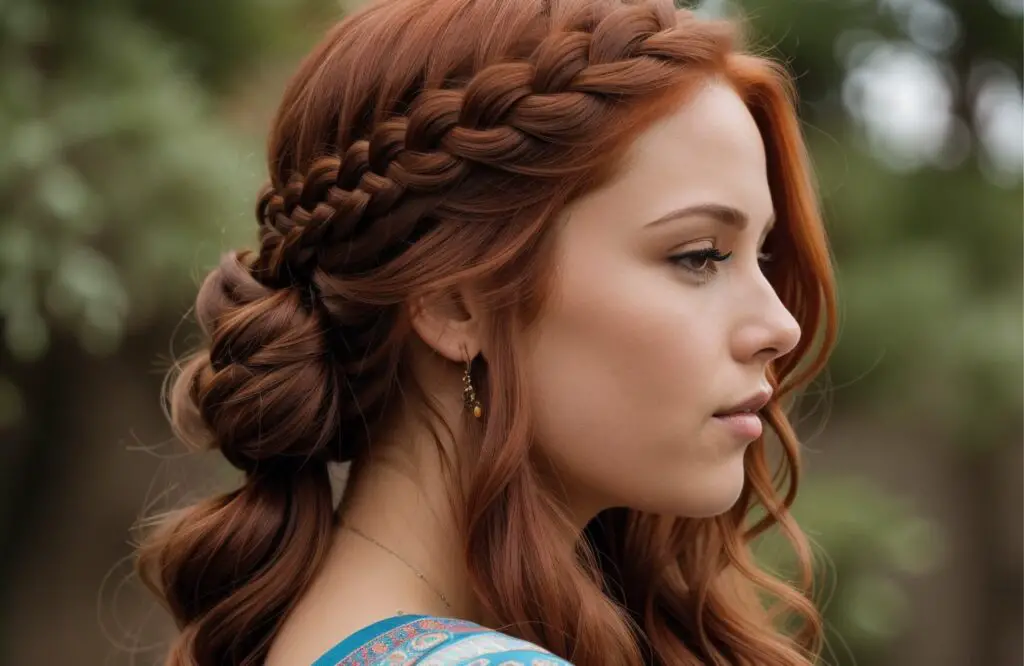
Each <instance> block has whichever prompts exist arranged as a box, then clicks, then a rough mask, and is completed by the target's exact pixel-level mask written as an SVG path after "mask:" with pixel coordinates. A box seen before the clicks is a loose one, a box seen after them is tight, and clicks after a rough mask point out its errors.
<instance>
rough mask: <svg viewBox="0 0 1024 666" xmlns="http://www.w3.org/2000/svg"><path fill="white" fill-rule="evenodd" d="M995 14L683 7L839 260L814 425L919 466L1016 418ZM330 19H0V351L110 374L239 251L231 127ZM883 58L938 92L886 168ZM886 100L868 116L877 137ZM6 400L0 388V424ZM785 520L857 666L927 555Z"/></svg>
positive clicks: (300, 14) (274, 10)
mask: <svg viewBox="0 0 1024 666" xmlns="http://www.w3.org/2000/svg"><path fill="white" fill-rule="evenodd" d="M1014 2H1015V0H1000V2H991V1H989V0H955V1H953V0H913V1H911V0H787V1H786V2H780V1H778V0H770V1H769V0H744V1H743V2H740V3H739V5H738V6H737V5H736V4H734V3H729V2H726V1H725V0H706V2H704V3H702V8H701V11H704V12H706V13H710V14H715V13H725V14H730V13H734V12H736V11H739V10H742V12H743V14H744V15H745V16H747V17H748V20H749V23H750V26H751V32H752V35H753V37H754V39H755V42H756V43H757V44H760V45H761V47H762V48H764V49H766V50H769V51H771V52H773V53H776V54H778V55H780V56H781V57H783V58H784V59H785V60H786V61H787V62H788V63H789V65H790V67H791V68H792V70H793V71H794V72H795V73H796V75H797V77H798V83H799V87H800V92H801V99H802V115H803V117H804V119H805V121H806V127H807V136H808V141H809V145H810V147H811V150H812V153H813V157H814V161H815V163H816V166H817V168H818V173H819V181H820V183H821V189H822V196H823V199H824V204H825V211H826V216H827V220H828V225H829V230H830V234H831V238H832V241H833V244H834V250H835V255H836V258H837V264H838V279H839V286H840V290H841V291H840V298H841V304H842V305H841V312H842V333H841V340H840V344H839V348H838V350H837V352H836V354H835V357H834V360H833V363H832V365H831V367H830V373H831V381H832V384H833V385H834V386H835V391H834V394H833V399H834V402H835V404H836V407H837V410H838V411H839V412H853V413H857V414H862V415H863V417H864V418H876V417H877V418H883V417H885V416H887V415H888V416H891V415H892V414H893V410H894V406H897V408H898V410H899V412H900V416H901V418H903V419H929V420H931V422H932V423H933V425H934V429H935V430H936V431H938V432H944V433H948V436H947V437H945V438H944V439H941V440H938V441H936V442H935V445H936V446H958V447H963V448H964V449H965V450H968V451H973V452H974V453H973V455H977V454H978V453H984V452H985V451H987V450H989V449H990V448H992V447H998V446H1003V445H1004V443H1005V442H1012V439H1013V438H1012V437H1011V435H1013V434H1019V428H1018V426H1019V423H1020V419H1021V416H1022V404H1024V398H1022V395H1021V392H1022V386H1021V382H1020V380H1021V371H1022V365H1024V344H1022V340H1021V330H1022V316H1021V302H1022V293H1021V286H1022V269H1021V247H1022V240H1024V239H1022V226H1021V201H1022V196H1024V190H1022V187H1021V174H1020V169H1019V168H1017V167H1015V166H1014V165H1013V164H1011V165H1010V168H1009V169H1007V168H1005V165H1003V166H1000V164H999V162H998V160H997V159H995V157H994V155H996V153H995V152H993V149H994V148H996V149H998V148H999V147H1000V146H999V145H998V142H997V143H996V144H993V143H992V141H993V140H992V139H991V138H990V136H991V132H989V130H990V129H991V127H990V125H991V124H992V123H993V122H994V121H993V120H992V117H991V116H992V113H993V112H992V111H991V108H989V107H987V106H986V104H985V102H986V100H989V99H990V98H992V95H993V94H994V93H991V91H992V90H993V89H994V88H993V85H994V84H992V81H995V80H996V79H999V81H997V82H1001V85H1002V86H1003V89H1004V90H1005V89H1009V90H1011V95H1012V91H1013V90H1016V91H1019V90H1020V84H1021V74H1022V65H1021V60H1020V53H1021V52H1022V33H1021V25H1022V24H1021V13H1022V12H1017V11H1016V10H1015V9H1014V7H1016V6H1017V5H1015V4H1014ZM681 4H693V3H681ZM922 8H923V9H922ZM337 11H338V5H332V4H331V3H330V2H326V1H324V0H218V1H217V2H211V1H209V0H178V1H176V2H174V3H169V2H150V1H147V0H106V1H104V2H99V3H97V2H85V1H84V0H64V1H62V2H57V0H45V1H41V0H6V1H5V2H4V3H2V4H0V58H2V63H3V65H2V67H0V146H3V150H0V200H2V201H3V204H4V205H3V214H2V216H0V321H2V322H3V328H2V331H3V339H2V343H0V349H2V350H3V353H5V354H8V355H10V356H11V357H12V358H13V359H14V360H15V361H16V362H18V363H22V364H29V363H32V362H34V361H37V360H38V359H40V358H41V357H43V355H45V354H46V351H47V348H48V340H49V339H50V338H51V336H52V334H53V333H54V331H62V332H66V333H70V334H73V335H74V336H76V337H77V339H78V341H79V344H80V345H81V347H82V348H84V349H85V350H87V351H88V352H89V353H93V354H111V353H113V352H115V351H116V350H117V349H118V348H119V346H120V345H121V344H122V343H123V341H124V339H125V336H126V335H127V334H128V333H129V332H130V331H131V330H132V328H133V327H138V326H142V325H143V324H146V323H149V322H152V321H154V320H166V321H168V322H173V321H174V320H176V318H177V317H178V316H179V315H180V309H181V308H183V307H184V306H185V305H186V304H187V302H188V300H189V299H190V297H191V295H192V292H193V289H194V286H195V283H196V281H197V279H198V277H199V275H200V273H201V271H202V269H203V267H205V266H208V265H210V264H211V262H212V261H213V259H214V258H215V256H216V254H217V253H218V252H220V251H221V250H223V249H225V248H228V247H232V246H237V245H240V244H245V243H248V242H250V241H251V230H252V229H253V226H252V220H251V214H250V213H249V211H250V208H251V206H252V202H253V200H254V192H255V188H256V186H257V183H258V181H259V180H260V179H261V178H262V174H263V167H262V156H261V153H260V150H259V146H260V142H261V140H262V138H261V133H262V130H263V128H262V127H260V126H255V127H254V126H253V123H251V122H246V121H245V120H244V117H245V115H246V114H245V113H243V112H242V111H240V110H239V106H241V107H243V110H245V107H247V106H248V105H255V106H257V107H258V109H256V110H251V109H250V110H249V111H251V112H252V113H253V114H254V115H255V116H257V117H263V116H262V115H261V114H265V113H267V112H268V110H269V109H270V108H271V107H272V106H273V104H274V100H275V99H276V97H277V96H278V93H277V92H275V90H273V89H271V88H270V87H268V85H271V84H272V85H278V84H279V83H280V80H279V77H278V76H277V72H278V70H279V68H280V67H282V66H285V67H286V69H287V66H288V64H289V63H293V62H294V59H295V58H296V57H297V56H298V54H299V53H300V52H301V51H303V50H305V49H306V48H308V46H309V43H310V39H311V35H313V34H314V33H315V32H319V31H320V30H322V26H323V25H324V23H325V21H326V19H327V18H328V17H330V16H332V15H334V14H335V13H337ZM887 49H888V50H887ZM908 54H909V56H912V58H910V60H907V62H912V63H918V65H917V66H918V67H919V69H918V70H911V71H933V70H934V72H936V73H937V74H936V76H938V77H939V79H940V80H942V81H945V85H946V87H945V88H944V89H943V90H940V91H939V93H936V94H937V95H938V97H937V98H936V99H937V100H938V101H937V102H936V104H937V106H940V107H943V109H942V110H943V111H944V112H948V113H947V115H948V116H949V121H948V123H947V127H946V131H945V134H944V135H943V136H941V137H940V138H939V141H938V147H937V148H936V147H933V148H932V149H930V150H925V151H924V152H925V154H924V155H923V156H922V155H920V154H916V155H909V156H908V153H907V152H906V150H904V151H903V153H900V151H899V150H894V149H895V148H899V142H898V141H894V140H893V137H892V136H891V135H886V134H885V133H884V132H882V133H881V134H879V130H877V127H875V125H872V122H875V123H876V124H877V121H878V118H877V117H875V116H877V115H878V114H879V112H878V110H877V109H876V110H875V111H874V112H871V111H870V110H865V109H867V107H866V106H865V105H864V100H865V98H870V97H871V96H872V95H878V94H880V93H879V92H878V91H879V90H881V88H880V87H878V86H875V87H872V84H871V83H870V81H871V79H870V78H865V77H867V76H869V75H870V74H871V71H869V68H870V67H876V69H877V67H878V66H879V63H882V64H884V63H885V62H887V61H893V60H896V59H898V58H904V60H906V59H907V57H909V56H908ZM920 67H925V69H924V70H921V69H920ZM929 68H930V69H929ZM876 75H877V72H876ZM1000 77H1001V78H1000ZM864 80H867V81H868V82H869V83H868V84H867V86H866V87H865V86H861V87H859V88H858V85H857V82H858V81H864ZM879 85H880V84H879ZM1014 85H1016V88H1013V86H1014ZM1007 86H1009V88H1007ZM897 88H898V86H897ZM986 95H988V97H986ZM883 101H884V100H883ZM898 103H899V98H895V99H894V100H893V102H892V104H893V108H892V109H891V111H890V110H889V109H886V108H883V109H882V110H881V112H880V113H881V116H882V117H883V118H884V116H885V115H886V114H887V113H891V114H892V115H893V116H894V117H897V116H899V113H900V107H899V105H898ZM876 106H877V100H876ZM989 106H991V105H989ZM947 107H948V108H947ZM871 113H875V116H872V115H871ZM240 116H241V117H242V118H243V119H240ZM873 119H874V120H873ZM1018 122H1019V118H1018ZM873 128H874V129H873ZM1019 136H1020V135H1019V133H1018V134H1017V135H1016V137H1017V140H1018V141H1019ZM887 137H888V138H887ZM987 137H988V138H987ZM933 143H934V142H933ZM993 146H994V148H993ZM904 148H905V147H904ZM1004 148H1005V146H1004ZM1017 148H1018V149H1019V148H1020V146H1017ZM997 152H998V151H997ZM21 401H22V398H21V396H20V393H19V387H18V386H17V385H16V384H15V383H14V382H13V381H12V380H11V379H10V378H5V377H3V376H0V428H4V427H10V426H11V425H13V424H14V423H15V422H16V421H17V420H18V418H19V415H20V414H21V413H22V412H23V406H22V404H21ZM797 513H798V517H799V518H800V519H801V520H802V521H803V524H804V525H805V526H806V527H807V528H808V530H809V532H810V533H811V534H812V535H814V536H815V537H816V539H817V541H818V543H819V545H820V546H821V547H822V549H823V550H824V552H826V553H827V554H828V556H829V557H830V558H831V560H832V561H833V563H834V571H835V575H836V578H837V582H836V584H835V589H834V595H833V600H832V603H831V604H830V605H829V607H828V621H829V623H830V625H831V626H832V627H833V629H834V630H835V631H836V632H837V633H838V635H840V636H841V637H842V639H843V641H844V642H845V643H846V644H847V645H848V647H849V649H850V651H851V653H852V654H853V655H854V656H856V657H857V660H858V661H859V663H874V657H875V656H876V655H878V654H881V653H882V651H883V650H884V647H885V645H886V644H887V642H888V641H889V640H890V639H891V637H892V636H893V635H894V633H895V632H898V631H899V627H900V623H901V621H902V619H903V618H902V613H903V612H904V609H905V608H906V605H907V602H906V599H905V597H904V596H903V595H904V593H903V591H902V589H901V585H900V582H899V581H900V579H901V577H902V576H906V575H919V574H921V573H925V572H927V571H929V570H931V569H932V568H933V567H934V566H936V564H937V562H936V560H935V559H934V553H936V552H940V551H941V545H940V541H941V538H940V535H938V534H937V532H936V530H935V528H934V527H933V526H932V525H931V524H929V523H928V522H927V521H925V520H924V519H922V518H921V517H920V516H918V514H917V512H916V511H915V510H913V509H912V508H910V507H906V506H903V505H902V503H901V502H900V501H899V500H898V499H897V498H894V497H891V496H888V495H886V494H884V493H883V492H881V491H880V490H879V489H877V488H874V487H872V486H869V485H866V484H865V483H863V482H860V481H856V480H846V479H840V480H836V479H827V480H825V481H824V482H819V483H817V484H812V485H809V486H807V487H806V488H805V489H804V492H803V494H802V497H801V499H800V500H799V502H798V506H797ZM768 546H770V543H769V544H768ZM771 550H772V549H771V548H770V547H767V551H768V552H769V554H768V555H766V561H768V562H773V561H775V560H774V559H773V557H774V556H772V555H771V554H770V551H771ZM779 566H783V564H782V562H781V561H780V562H779ZM836 648H837V652H838V653H839V654H838V659H839V661H842V662H844V663H845V662H846V661H847V657H845V656H843V652H844V650H843V648H842V647H841V646H838V645H837V646H836Z"/></svg>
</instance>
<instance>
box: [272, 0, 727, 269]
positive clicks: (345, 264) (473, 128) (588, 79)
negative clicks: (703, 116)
mask: <svg viewBox="0 0 1024 666" xmlns="http://www.w3.org/2000/svg"><path fill="white" fill-rule="evenodd" d="M538 34H539V38H534V39H532V40H531V39H530V35H527V36H526V38H525V39H524V40H522V41H521V42H520V43H519V48H520V49H524V45H525V49H524V50H528V55H526V56H525V57H517V56H516V55H515V54H511V55H510V56H507V59H506V60H503V61H499V62H494V63H492V64H489V65H487V66H486V67H483V68H482V69H480V70H479V71H478V72H476V73H475V74H473V75H472V76H471V77H469V78H468V80H466V81H464V82H462V85H460V86H459V87H446V85H447V86H450V85H451V83H452V82H451V81H449V82H447V83H446V84H442V85H439V86H437V87H424V88H421V89H419V90H415V91H413V94H412V99H411V102H410V103H409V104H408V109H407V110H406V112H405V113H404V114H403V115H392V116H391V117H390V118H388V119H386V120H384V121H383V122H379V123H377V124H376V125H375V126H374V127H372V129H371V130H370V131H369V133H368V136H366V137H363V138H358V139H356V140H354V141H352V142H351V144H350V145H349V146H348V147H347V148H345V149H344V150H343V151H340V152H338V153H337V154H333V155H327V156H322V157H318V158H316V159H315V160H314V161H313V162H312V164H310V165H309V167H308V169H306V171H305V173H304V174H300V173H294V174H292V176H291V177H290V178H289V179H288V181H287V182H286V183H284V184H283V185H282V186H280V187H275V186H274V185H273V184H270V185H267V186H266V187H265V189H264V190H263V192H262V193H261V195H260V198H259V202H258V205H257V209H256V217H257V220H258V222H259V226H260V241H261V247H260V252H259V261H258V262H257V265H256V266H254V270H256V271H257V272H258V273H259V274H260V275H261V276H262V277H263V279H265V280H268V281H272V282H283V283H287V282H288V281H289V280H299V281H302V280H304V279H307V278H308V276H309V275H310V274H311V272H312V271H313V270H314V268H319V269H321V270H322V271H324V272H326V273H334V274H345V273H359V272H362V271H366V270H370V269H372V268H374V267H375V266H377V265H379V263H380V262H381V258H382V257H389V256H391V255H390V254H385V253H386V251H387V249H388V248H389V246H392V245H394V244H396V243H402V242H408V241H409V240H410V238H411V237H413V236H414V235H415V231H416V230H417V227H418V225H419V224H420V223H421V222H422V221H423V218H424V217H428V216H430V215H431V213H433V212H435V209H436V207H437V206H438V205H443V201H444V197H445V195H446V194H447V193H449V192H451V191H452V190H453V189H454V188H455V187H456V186H457V185H458V184H459V183H460V182H461V181H462V180H463V179H464V177H465V176H466V174H467V173H468V171H469V169H470V167H471V165H472V167H473V168H487V169H492V170H494V171H496V172H499V173H504V174H510V175H520V176H528V177H531V178H535V179H541V180H543V179H551V178H564V177H565V176H566V175H567V171H568V172H569V173H571V172H572V170H573V168H574V167H575V168H577V169H580V170H582V169H585V168H587V167H589V165H590V162H591V156H590V155H589V146H588V145H587V144H586V143H584V142H589V141H590V140H591V137H593V135H594V129H595V128H594V125H595V123H596V122H598V120H597V119H600V121H602V122H603V121H605V119H606V117H607V111H608V109H607V107H608V106H609V105H612V104H615V103H616V102H618V101H622V100H624V99H625V98H628V97H631V96H636V95H650V94H652V93H653V92H657V91H658V90H659V89H665V88H667V87H669V86H671V85H673V84H674V83H678V74H679V71H680V69H679V65H680V64H687V65H691V66H698V67H699V66H701V65H705V66H711V65H720V64H721V60H722V58H723V55H722V54H723V50H722V44H721V37H722V36H721V35H720V34H717V33H709V31H708V30H707V26H706V25H705V26H698V24H697V21H696V20H695V19H694V18H693V17H692V16H690V15H689V14H685V13H683V14H677V13H673V12H671V11H668V10H667V9H666V5H664V4H658V5H648V4H643V5H627V6H620V7H618V8H616V9H614V10H612V11H610V12H608V13H607V14H606V15H605V16H600V15H599V14H597V15H596V14H595V13H594V11H593V10H588V11H584V12H581V13H580V14H579V15H577V16H576V17H575V20H573V21H571V22H570V24H569V29H566V30H562V31H557V32H552V33H550V34H543V33H538ZM456 81H458V79H456ZM552 145H554V146H559V147H561V148H562V149H561V150H555V151H552V149H551V147H552ZM341 244H343V245H344V251H343V252H337V251H334V252H332V251H331V248H335V247H337V246H338V245H341Z"/></svg>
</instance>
